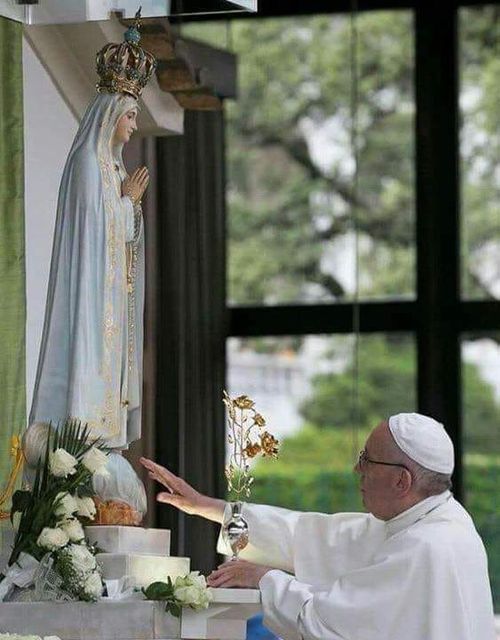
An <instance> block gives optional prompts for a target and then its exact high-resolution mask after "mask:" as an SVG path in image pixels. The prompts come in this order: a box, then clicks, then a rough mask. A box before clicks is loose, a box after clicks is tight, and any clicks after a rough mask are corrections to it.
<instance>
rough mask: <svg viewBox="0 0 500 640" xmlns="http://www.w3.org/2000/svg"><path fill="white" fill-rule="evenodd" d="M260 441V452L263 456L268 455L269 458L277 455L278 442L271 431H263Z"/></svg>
mask: <svg viewBox="0 0 500 640" xmlns="http://www.w3.org/2000/svg"><path fill="white" fill-rule="evenodd" d="M260 443H261V445H262V452H263V455H264V456H269V457H270V458H277V457H278V451H279V444H280V443H279V441H278V440H276V438H275V437H274V436H273V435H272V434H271V433H269V431H264V433H263V434H262V435H261V436H260Z"/></svg>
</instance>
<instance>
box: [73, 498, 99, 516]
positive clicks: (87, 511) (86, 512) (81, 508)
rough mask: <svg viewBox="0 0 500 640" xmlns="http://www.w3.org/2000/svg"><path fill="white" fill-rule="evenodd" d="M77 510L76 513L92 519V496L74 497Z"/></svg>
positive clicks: (94, 509) (93, 513) (93, 510)
mask: <svg viewBox="0 0 500 640" xmlns="http://www.w3.org/2000/svg"><path fill="white" fill-rule="evenodd" d="M75 501H76V505H77V511H76V514H77V515H78V516H81V517H82V518H90V520H93V519H94V518H95V514H96V508H95V503H94V501H93V500H92V498H78V497H76V498H75Z"/></svg>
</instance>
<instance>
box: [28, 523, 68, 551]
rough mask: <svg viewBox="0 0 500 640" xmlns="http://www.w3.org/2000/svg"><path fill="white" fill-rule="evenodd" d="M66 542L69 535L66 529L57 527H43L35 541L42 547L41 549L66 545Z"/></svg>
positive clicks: (52, 548) (50, 549) (51, 548)
mask: <svg viewBox="0 0 500 640" xmlns="http://www.w3.org/2000/svg"><path fill="white" fill-rule="evenodd" d="M68 542H69V536H68V534H67V533H66V531H63V530H62V529H59V528H56V529H51V528H50V527H44V528H43V529H42V532H41V533H40V535H39V536H38V540H37V541H36V543H37V545H38V546H39V547H42V549H48V550H49V551H55V550H56V549H60V548H61V547H64V546H65V545H67V544H68Z"/></svg>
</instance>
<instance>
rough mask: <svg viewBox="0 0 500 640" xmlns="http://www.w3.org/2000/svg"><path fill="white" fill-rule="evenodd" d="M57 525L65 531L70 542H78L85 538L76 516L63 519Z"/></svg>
mask: <svg viewBox="0 0 500 640" xmlns="http://www.w3.org/2000/svg"><path fill="white" fill-rule="evenodd" d="M57 526H58V527H59V528H60V529H62V530H63V531H66V533H67V534H68V537H69V539H70V540H71V542H80V541H81V540H83V539H84V538H85V533H84V532H83V527H82V525H81V524H80V523H79V522H78V520H77V519H76V518H70V519H69V520H63V521H62V522H60V523H59V524H58V525H57Z"/></svg>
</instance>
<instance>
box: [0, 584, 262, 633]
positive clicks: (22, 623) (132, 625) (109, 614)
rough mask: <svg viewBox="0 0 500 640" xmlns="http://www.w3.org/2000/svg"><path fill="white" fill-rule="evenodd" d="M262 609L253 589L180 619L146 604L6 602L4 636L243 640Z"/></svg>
mask: <svg viewBox="0 0 500 640" xmlns="http://www.w3.org/2000/svg"><path fill="white" fill-rule="evenodd" d="M260 609H261V606H260V592H259V591H257V590H254V589H214V602H213V603H212V604H211V605H210V606H209V607H208V609H205V610H203V611H193V610H191V609H188V608H185V609H184V610H183V613H182V617H181V619H178V618H174V617H173V616H171V615H170V614H167V613H165V605H164V604H163V603H161V602H151V601H146V600H127V601H120V602H114V601H101V602H96V603H87V602H30V603H27V602H3V603H0V632H3V633H5V632H10V633H18V634H25V635H33V634H35V635H39V636H48V635H56V636H59V638H61V640H184V639H186V640H188V639H189V640H245V638H246V621H247V620H248V618H250V617H251V616H253V615H255V614H256V613H258V612H259V611H260Z"/></svg>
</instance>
